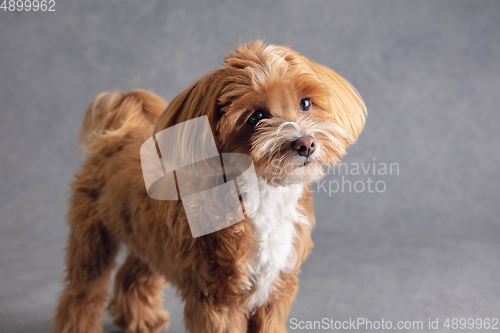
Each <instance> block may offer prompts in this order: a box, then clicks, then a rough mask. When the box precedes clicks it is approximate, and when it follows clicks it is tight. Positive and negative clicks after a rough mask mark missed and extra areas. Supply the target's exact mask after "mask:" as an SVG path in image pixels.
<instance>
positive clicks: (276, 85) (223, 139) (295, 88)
mask: <svg viewBox="0 0 500 333" xmlns="http://www.w3.org/2000/svg"><path fill="white" fill-rule="evenodd" d="M172 104H174V105H173V106H172V108H174V109H176V110H175V111H174V112H172V113H171V114H170V117H168V116H167V117H166V118H168V119H163V120H161V121H160V122H159V123H160V124H161V125H160V127H159V129H162V128H166V127H168V126H169V125H172V124H173V123H172V122H173V121H174V119H175V121H177V122H179V121H182V120H187V119H190V118H193V117H196V116H198V115H203V114H206V115H208V116H209V119H210V121H211V123H212V128H213V130H214V135H215V137H216V142H217V145H218V148H219V150H220V151H221V152H241V153H246V154H248V155H250V156H251V157H252V159H253V161H254V165H255V169H256V172H257V174H258V176H260V177H262V178H264V179H266V180H268V182H270V183H271V184H273V185H284V184H290V183H291V182H297V181H301V182H305V181H312V180H317V179H319V178H321V177H322V176H323V173H324V171H323V167H322V165H326V166H331V165H333V164H335V163H336V162H338V161H339V159H340V158H341V157H342V156H343V155H344V154H345V152H346V148H347V146H348V145H349V144H351V143H353V142H354V141H355V140H356V138H357V137H358V135H359V133H360V132H361V130H362V129H363V126H364V120H365V113H366V109H365V105H364V103H363V101H362V99H361V97H360V96H359V95H358V94H357V92H356V90H355V89H354V88H353V87H352V86H351V85H350V84H349V83H348V82H347V81H346V80H345V79H343V78H342V77H340V76H339V75H338V74H336V73H335V72H334V71H332V70H331V69H329V68H327V67H324V66H322V65H319V64H317V63H315V62H313V61H310V60H308V59H307V58H305V57H303V56H301V55H299V54H298V53H296V52H294V51H292V50H291V49H289V48H286V47H282V46H275V45H265V44H264V43H262V42H260V41H258V42H255V43H252V44H248V45H245V46H240V47H239V48H238V49H236V50H235V51H233V52H232V53H231V54H229V55H228V56H226V57H225V64H224V65H223V66H222V68H220V69H219V70H216V71H214V72H212V73H209V74H207V76H205V77H204V78H202V79H200V80H199V81H198V82H196V83H195V84H194V85H193V86H192V87H190V88H189V89H188V90H186V91H185V92H184V93H183V94H181V95H179V96H178V97H176V99H174V101H172ZM169 108H170V106H169ZM196 108H198V109H196ZM167 111H168V110H167ZM179 112H180V113H179ZM167 113H168V112H167ZM174 113H175V114H177V115H176V116H175V115H174ZM169 123H170V124H169ZM157 128H158V126H157Z"/></svg>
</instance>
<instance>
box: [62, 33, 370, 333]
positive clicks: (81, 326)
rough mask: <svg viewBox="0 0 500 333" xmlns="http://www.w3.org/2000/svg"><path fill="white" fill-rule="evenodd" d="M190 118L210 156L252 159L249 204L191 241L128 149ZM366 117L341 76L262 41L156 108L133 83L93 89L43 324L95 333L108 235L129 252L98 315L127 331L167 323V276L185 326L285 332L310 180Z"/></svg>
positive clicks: (111, 254)
mask: <svg viewBox="0 0 500 333" xmlns="http://www.w3.org/2000/svg"><path fill="white" fill-rule="evenodd" d="M202 116H206V117H207V119H208V122H209V124H210V127H211V130H212V134H213V137H214V140H215V143H216V146H217V149H218V151H219V152H230V153H242V154H246V155H248V156H250V157H251V159H252V161H253V164H254V168H255V173H256V176H257V182H258V189H259V197H260V205H259V207H258V208H257V209H256V211H255V213H254V214H253V215H252V216H251V217H250V216H246V217H245V218H244V219H243V220H241V221H239V222H237V223H235V224H233V225H231V226H229V227H227V228H224V229H221V230H218V231H216V232H213V233H209V234H206V235H203V236H200V237H196V238H194V237H193V236H192V234H191V231H190V227H189V224H188V221H187V218H186V214H185V211H184V207H183V204H182V202H181V201H178V200H177V201H172V200H155V199H153V198H151V197H150V196H148V193H147V190H146V187H145V181H144V179H143V174H142V169H141V157H140V153H139V152H140V149H141V145H142V144H143V143H144V142H145V141H146V140H147V139H148V138H150V137H151V136H152V135H154V134H155V133H159V132H160V131H162V130H165V129H167V128H169V127H171V126H174V125H176V124H180V123H183V122H186V121H189V120H192V119H196V118H198V117H202ZM365 117H366V106H365V104H364V102H363V100H362V98H361V97H360V96H359V94H358V93H357V91H356V90H355V88H354V87H353V86H352V85H351V84H350V83H348V82H347V81H346V80H345V79H344V78H342V77H341V76H340V75H338V74H337V73H335V72H334V71H333V70H331V69H329V68H327V67H325V66H323V65H320V64H318V63H316V62H314V61H312V60H309V59H307V58H306V57H304V56H301V55H300V54H298V53H297V52H295V51H293V50H291V49H290V48H288V47H284V46H276V45H270V44H266V43H264V42H263V41H260V40H257V41H255V42H251V43H248V44H245V45H240V46H239V47H238V48H236V49H235V50H233V51H232V52H231V53H230V54H229V55H227V56H225V58H224V64H223V65H222V66H221V67H220V68H219V69H217V70H214V71H212V72H210V73H208V74H206V75H205V76H203V77H202V78H201V79H199V80H198V81H196V82H195V83H194V84H192V85H191V86H190V87H189V88H187V89H186V90H185V91H183V92H182V93H180V94H179V95H178V96H176V97H175V98H174V99H173V100H172V101H171V102H170V103H169V104H168V105H167V103H166V102H165V101H164V99H162V98H160V97H158V96H157V95H155V94H153V93H151V92H148V91H144V90H134V91H131V92H129V93H127V94H123V93H121V92H113V93H103V94H101V95H99V96H98V97H97V98H96V99H95V100H94V102H93V103H92V104H91V105H90V106H89V108H88V110H87V113H86V115H85V118H84V122H83V125H82V129H81V132H80V137H79V146H80V148H81V150H83V151H84V152H85V153H86V156H87V159H86V160H85V161H84V162H83V163H82V166H81V170H80V171H79V172H78V173H76V174H75V180H74V181H73V183H72V185H71V187H72V196H71V199H70V210H69V213H68V220H69V225H70V234H69V238H68V245H67V249H66V265H67V269H66V278H65V289H64V291H63V292H62V294H61V296H60V299H59V305H58V307H57V309H56V315H55V320H54V332H57V333H69V332H71V333H76V332H82V333H93V332H101V331H102V322H103V315H104V307H105V303H106V300H107V297H108V284H109V279H110V274H111V271H112V269H113V268H114V266H115V256H116V254H117V252H118V248H119V244H125V246H126V248H127V249H128V255H127V257H126V259H125V262H124V263H123V264H122V266H121V267H120V268H119V269H118V271H117V273H116V278H115V283H114V290H113V293H112V295H111V299H110V301H109V305H108V311H109V313H110V315H111V316H112V317H113V318H114V323H115V324H116V325H117V326H119V327H120V328H122V329H123V330H124V331H125V332H141V333H146V332H148V333H149V332H164V331H166V330H167V329H168V323H169V316H168V313H167V312H165V311H164V310H163V307H162V289H163V287H164V286H165V284H166V283H170V284H172V285H173V286H175V287H176V288H177V290H178V292H179V294H180V296H181V297H182V300H183V302H184V304H185V308H184V323H185V327H186V330H187V331H189V332H193V333H198V332H203V333H205V332H214V333H215V332H217V333H222V332H227V333H237V332H286V319H287V316H288V313H289V311H290V308H291V306H292V303H293V301H294V298H295V294H296V292H297V288H298V278H297V275H298V273H299V272H300V266H301V264H302V263H303V262H304V260H305V259H306V258H307V256H308V255H309V253H310V251H311V249H312V247H313V243H312V240H311V229H312V228H313V227H314V225H315V219H314V211H313V200H312V199H313V198H312V194H311V193H310V188H309V183H310V182H312V181H316V180H319V179H320V178H321V177H323V176H324V173H325V171H324V167H325V166H326V167H328V166H333V165H335V164H336V163H337V162H338V161H339V160H340V158H341V157H342V156H344V155H345V153H346V148H347V147H348V146H349V145H350V144H352V143H354V142H355V141H356V139H357V138H358V136H359V134H360V133H361V131H362V129H363V127H364V124H365ZM200 212H201V213H205V210H204V208H203V207H200ZM207 212H208V211H207ZM206 214H208V213H206Z"/></svg>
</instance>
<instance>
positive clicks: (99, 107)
mask: <svg viewBox="0 0 500 333" xmlns="http://www.w3.org/2000/svg"><path fill="white" fill-rule="evenodd" d="M166 107H167V103H166V102H165V100H164V99H163V98H161V97H159V96H157V95H155V94H153V93H151V92H149V91H146V90H133V91H131V92H129V93H128V94H124V93H122V92H121V91H115V92H105V93H102V94H100V95H98V96H97V98H96V99H95V100H94V101H93V102H92V103H91V104H90V105H89V107H88V109H87V113H86V114H85V118H84V120H83V125H82V129H81V131H80V136H79V138H78V146H79V148H80V149H81V150H82V151H84V152H85V153H86V154H87V155H89V156H91V155H95V154H97V153H101V152H104V151H112V150H116V149H118V148H119V147H120V146H121V145H122V144H124V143H125V141H126V140H127V139H128V138H130V137H131V136H133V135H132V134H134V133H137V132H138V131H137V130H139V129H140V131H139V132H140V135H143V136H144V140H146V139H147V138H148V137H149V136H151V135H152V134H153V124H154V123H155V122H156V119H157V118H158V117H159V116H160V114H161V113H162V112H163V111H164V110H165V109H166Z"/></svg>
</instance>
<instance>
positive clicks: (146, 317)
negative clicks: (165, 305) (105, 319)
mask: <svg viewBox="0 0 500 333" xmlns="http://www.w3.org/2000/svg"><path fill="white" fill-rule="evenodd" d="M127 319H128V320H127ZM127 319H125V318H123V317H122V318H117V319H116V320H115V321H114V323H115V325H117V326H119V327H121V328H122V329H123V330H124V331H125V332H126V333H165V332H167V330H168V327H169V326H170V317H169V315H168V312H166V311H163V310H156V309H155V310H150V311H147V313H142V316H139V317H137V318H127Z"/></svg>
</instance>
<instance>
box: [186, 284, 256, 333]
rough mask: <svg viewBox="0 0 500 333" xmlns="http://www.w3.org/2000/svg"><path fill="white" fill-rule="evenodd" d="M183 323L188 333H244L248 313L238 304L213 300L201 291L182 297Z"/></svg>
mask: <svg viewBox="0 0 500 333" xmlns="http://www.w3.org/2000/svg"><path fill="white" fill-rule="evenodd" d="M184 299H185V307H184V323H185V325H186V329H187V331H188V332H190V333H246V332H247V323H248V311H247V309H246V307H244V306H242V305H241V304H239V303H238V302H233V303H228V302H223V301H220V300H214V299H213V298H212V297H211V295H206V294H205V293H204V292H203V291H201V290H200V291H199V292H197V293H192V292H190V293H189V295H186V296H185V297H184Z"/></svg>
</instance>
